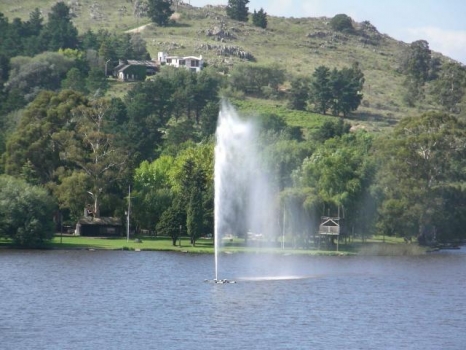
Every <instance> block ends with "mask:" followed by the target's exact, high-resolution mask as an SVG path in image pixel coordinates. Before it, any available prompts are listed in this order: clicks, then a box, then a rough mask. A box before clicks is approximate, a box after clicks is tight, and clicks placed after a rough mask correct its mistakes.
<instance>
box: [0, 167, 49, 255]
mask: <svg viewBox="0 0 466 350" xmlns="http://www.w3.org/2000/svg"><path fill="white" fill-rule="evenodd" d="M55 208H56V206H55V202H54V200H53V198H52V197H51V196H50V195H49V194H48V193H47V191H46V190H44V189H42V188H39V187H36V186H31V185H29V184H27V183H26V182H25V181H24V180H20V179H15V178H13V177H10V176H5V175H1V176H0V236H2V237H5V238H10V239H12V240H13V242H14V244H16V245H18V246H22V247H34V246H37V245H40V244H43V243H44V242H46V241H48V240H50V239H52V238H53V235H54V224H53V214H54V211H55Z"/></svg>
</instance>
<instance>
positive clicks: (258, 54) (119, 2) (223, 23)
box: [0, 0, 447, 130]
mask: <svg viewBox="0 0 466 350" xmlns="http://www.w3.org/2000/svg"><path fill="white" fill-rule="evenodd" d="M55 2H56V1H52V0H38V1H24V2H22V3H21V5H18V2H17V1H12V0H4V1H2V3H1V4H0V12H3V13H4V14H5V16H7V17H8V18H9V19H10V20H12V19H13V18H14V17H20V18H22V19H24V20H25V19H27V18H28V16H29V13H30V12H31V11H32V10H33V9H34V8H36V7H38V8H39V9H41V11H42V13H43V16H44V17H45V18H46V17H47V12H48V11H49V10H50V8H51V7H52V6H53V4H54V3H55ZM134 3H136V2H133V1H128V0H115V1H109V0H100V1H91V0H80V1H78V0H71V1H68V2H67V4H68V6H70V7H71V9H72V12H73V15H74V19H73V22H74V23H75V25H76V26H77V28H78V29H79V31H80V33H83V32H84V31H86V30H87V29H92V30H94V31H97V30H99V29H107V30H109V31H117V32H131V33H134V32H137V33H140V35H141V36H142V37H143V38H144V39H145V41H146V42H147V49H148V51H149V53H150V54H151V56H152V57H156V55H157V52H158V51H166V52H169V53H170V54H174V55H177V54H180V55H188V54H196V55H202V56H203V58H204V59H205V60H206V62H207V63H208V65H211V66H216V67H219V68H220V69H223V70H224V71H225V72H227V71H228V69H229V68H230V67H231V66H233V65H235V64H237V63H239V62H242V61H251V62H256V63H257V64H265V65H266V64H272V63H275V64H277V65H278V66H279V67H281V68H283V69H285V70H286V72H287V75H288V77H289V79H288V80H290V79H291V77H293V76H299V75H302V76H310V75H311V74H312V73H313V71H314V69H315V68H316V67H318V66H320V65H325V66H328V67H330V68H334V67H336V68H338V69H341V68H343V67H349V66H351V64H352V63H354V62H359V64H360V67H361V69H362V71H363V72H364V75H365V85H364V90H363V93H364V99H363V102H362V105H361V106H360V108H359V109H358V110H357V112H356V113H355V114H354V115H353V116H352V118H351V119H352V121H353V123H362V124H363V125H364V126H365V127H368V128H371V129H375V130H377V129H380V128H383V127H386V126H390V125H393V124H394V123H396V121H397V120H399V119H400V118H401V117H403V116H407V115H415V114H418V113H419V112H420V111H419V109H418V108H419V107H417V108H412V107H408V106H406V104H405V103H404V102H403V93H404V89H405V87H404V86H403V84H404V81H405V76H404V75H403V74H402V73H400V72H399V65H400V57H401V56H402V53H403V50H405V49H406V47H407V46H408V44H406V43H403V42H400V41H397V40H395V39H393V38H391V37H390V36H388V35H386V34H383V33H380V32H379V31H378V30H377V28H376V26H375V25H373V24H371V23H369V22H367V21H365V22H362V23H354V27H355V29H356V30H355V33H354V34H346V33H342V32H335V31H333V30H332V29H331V27H330V25H329V22H330V18H325V17H319V18H285V17H273V16H269V17H268V27H267V29H262V28H258V27H254V26H253V25H252V24H251V23H243V22H237V21H233V20H231V19H229V18H228V17H227V16H226V13H225V7H224V6H211V5H207V6H205V7H202V8H197V7H193V6H190V5H188V4H180V5H178V6H177V8H176V13H175V15H174V19H175V20H176V23H175V24H174V25H173V26H170V27H166V28H162V27H156V26H155V25H153V24H151V23H150V20H149V19H148V18H147V17H142V16H136V15H135V13H136V14H137V11H136V10H135V8H133V6H134ZM265 10H267V9H265ZM432 54H433V57H439V58H440V59H441V60H446V59H447V58H445V57H443V56H442V55H441V54H440V53H435V52H433V53H432ZM288 84H289V83H288ZM287 88H288V85H287V84H285V86H284V87H283V89H285V90H286V89H287ZM254 103H259V104H264V105H265V106H267V105H269V106H270V105H272V106H273V107H280V106H281V105H282V102H281V101H273V103H271V102H270V101H262V100H259V101H254ZM283 103H284V102H283ZM428 109H436V108H435V105H434V104H432V103H431V102H430V101H429V98H427V99H426V101H425V103H424V104H423V107H422V110H428Z"/></svg>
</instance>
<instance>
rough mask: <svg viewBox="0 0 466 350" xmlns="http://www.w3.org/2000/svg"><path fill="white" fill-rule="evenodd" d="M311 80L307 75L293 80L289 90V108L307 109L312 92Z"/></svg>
mask: <svg viewBox="0 0 466 350" xmlns="http://www.w3.org/2000/svg"><path fill="white" fill-rule="evenodd" d="M309 90H310V80H309V79H308V78H305V77H299V78H295V79H293V80H292V81H291V88H290V90H289V100H288V108H291V109H296V110H298V111H305V110H306V108H307V102H308V100H309V94H310V91H309Z"/></svg>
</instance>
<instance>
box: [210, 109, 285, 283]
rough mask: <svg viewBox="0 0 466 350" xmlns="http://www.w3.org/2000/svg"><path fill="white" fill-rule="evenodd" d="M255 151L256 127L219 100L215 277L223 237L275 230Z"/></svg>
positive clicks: (266, 184)
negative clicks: (220, 104) (220, 106)
mask: <svg viewBox="0 0 466 350" xmlns="http://www.w3.org/2000/svg"><path fill="white" fill-rule="evenodd" d="M261 165H262V164H261V159H260V157H259V156H258V152H257V128H256V127H255V125H254V123H253V122H252V121H251V120H243V119H241V118H240V117H239V116H238V114H237V113H236V111H235V110H234V109H233V107H232V106H231V105H229V104H227V103H223V104H222V108H221V111H220V114H219V121H218V126H217V143H216V146H215V233H214V239H215V279H214V280H213V282H216V283H230V282H231V281H229V280H225V279H218V273H219V271H218V270H219V266H218V257H219V251H220V248H221V245H222V241H223V238H224V237H227V236H228V237H234V236H238V235H239V236H241V235H243V236H244V235H246V234H248V233H247V232H253V233H255V234H260V235H262V234H275V231H274V230H276V228H277V226H278V225H276V220H275V218H276V216H275V215H274V213H275V211H274V204H273V203H274V202H275V201H274V198H273V195H272V193H273V192H272V191H271V190H270V185H269V184H270V181H268V179H267V177H266V175H265V172H264V171H262V166H261Z"/></svg>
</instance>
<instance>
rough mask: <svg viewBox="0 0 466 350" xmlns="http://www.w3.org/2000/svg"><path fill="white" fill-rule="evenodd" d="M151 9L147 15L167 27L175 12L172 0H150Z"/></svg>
mask: <svg viewBox="0 0 466 350" xmlns="http://www.w3.org/2000/svg"><path fill="white" fill-rule="evenodd" d="M148 4H149V9H148V11H147V15H148V16H149V18H150V19H151V20H152V22H154V23H156V24H157V25H158V26H160V27H166V26H167V25H168V24H169V22H170V16H171V15H172V14H173V13H174V11H173V10H172V9H171V6H172V4H173V1H172V0H148Z"/></svg>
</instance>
